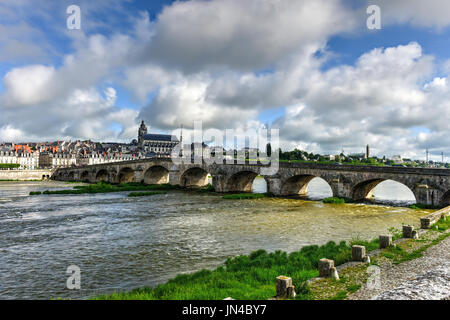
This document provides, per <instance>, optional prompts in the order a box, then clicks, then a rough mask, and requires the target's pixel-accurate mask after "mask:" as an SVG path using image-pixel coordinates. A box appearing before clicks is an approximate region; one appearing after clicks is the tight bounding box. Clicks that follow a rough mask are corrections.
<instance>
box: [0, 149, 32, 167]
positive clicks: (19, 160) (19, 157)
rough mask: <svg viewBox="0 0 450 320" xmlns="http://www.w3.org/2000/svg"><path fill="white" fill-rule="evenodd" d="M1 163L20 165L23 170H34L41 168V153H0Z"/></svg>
mask: <svg viewBox="0 0 450 320" xmlns="http://www.w3.org/2000/svg"><path fill="white" fill-rule="evenodd" d="M19 149H22V148H19ZM0 163H4V164H18V165H20V168H21V169H29V170H34V169H36V168H38V167H39V153H37V152H23V151H21V152H17V151H0Z"/></svg>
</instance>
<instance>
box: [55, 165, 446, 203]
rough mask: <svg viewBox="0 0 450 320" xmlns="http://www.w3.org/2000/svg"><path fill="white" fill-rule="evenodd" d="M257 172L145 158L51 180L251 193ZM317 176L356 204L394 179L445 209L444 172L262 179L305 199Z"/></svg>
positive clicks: (300, 172)
mask: <svg viewBox="0 0 450 320" xmlns="http://www.w3.org/2000/svg"><path fill="white" fill-rule="evenodd" d="M262 168H263V166H262V165H256V164H255V165H251V164H212V165H208V164H181V165H175V164H174V163H173V162H172V161H171V160H170V159H145V160H137V161H129V162H117V163H107V164H99V165H92V166H85V167H73V168H64V169H58V170H57V171H56V172H55V173H54V175H53V177H52V178H53V179H54V180H60V181H89V182H98V181H107V182H111V183H126V182H143V183H146V184H165V183H168V184H172V185H181V186H184V187H201V186H205V185H207V184H208V175H211V177H212V185H213V187H214V189H215V190H216V192H221V193H226V192H251V191H252V184H253V181H254V179H255V178H256V177H257V176H258V175H260V174H261V169H262ZM316 177H319V178H322V179H324V180H325V181H326V182H328V184H329V185H330V187H331V190H332V192H333V196H335V197H345V198H351V199H353V200H355V201H358V200H363V199H366V198H370V197H371V195H372V192H373V189H374V188H375V187H376V186H377V185H378V184H379V183H381V182H383V181H386V180H393V181H397V182H399V183H402V184H404V185H405V186H407V187H408V188H409V189H410V190H411V191H412V192H413V193H414V195H415V197H416V201H417V203H419V204H425V205H435V206H447V205H450V170H447V169H425V168H404V167H370V166H351V165H329V164H326V165H320V164H306V163H280V168H279V170H278V173H277V174H275V175H271V176H267V175H266V176H264V175H263V178H264V179H265V180H266V182H267V189H268V192H270V193H272V194H273V195H275V196H291V195H302V196H304V195H307V190H308V183H309V182H310V181H311V180H312V179H314V178H316Z"/></svg>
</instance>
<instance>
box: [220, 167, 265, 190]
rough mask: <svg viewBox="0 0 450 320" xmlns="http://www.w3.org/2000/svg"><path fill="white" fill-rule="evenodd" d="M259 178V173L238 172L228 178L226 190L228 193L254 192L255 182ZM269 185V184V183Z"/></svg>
mask: <svg viewBox="0 0 450 320" xmlns="http://www.w3.org/2000/svg"><path fill="white" fill-rule="evenodd" d="M257 176H258V173H256V172H254V171H240V172H237V173H235V174H233V175H232V176H231V177H229V178H228V180H227V183H226V190H227V191H228V192H252V191H253V182H254V181H255V178H256V177H257ZM266 182H267V181H266ZM267 185H269V184H268V183H267Z"/></svg>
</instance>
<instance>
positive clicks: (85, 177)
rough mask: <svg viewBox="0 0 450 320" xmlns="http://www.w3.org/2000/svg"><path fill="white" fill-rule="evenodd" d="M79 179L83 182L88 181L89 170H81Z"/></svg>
mask: <svg viewBox="0 0 450 320" xmlns="http://www.w3.org/2000/svg"><path fill="white" fill-rule="evenodd" d="M80 180H81V181H83V182H85V181H89V172H88V171H86V170H85V171H83V172H81V174H80Z"/></svg>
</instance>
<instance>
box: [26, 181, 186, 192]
mask: <svg viewBox="0 0 450 320" xmlns="http://www.w3.org/2000/svg"><path fill="white" fill-rule="evenodd" d="M175 189H179V187H178V186H172V185H169V184H162V185H145V184H140V183H123V184H118V185H112V184H109V183H105V182H99V183H96V184H89V185H81V186H74V188H73V189H69V190H56V191H49V190H47V191H44V192H42V194H46V195H51V194H90V193H109V192H124V191H161V190H175ZM32 193H34V192H31V193H30V195H32Z"/></svg>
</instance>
